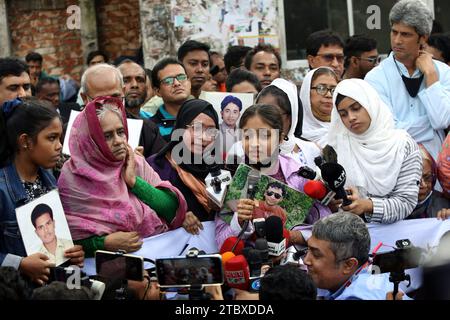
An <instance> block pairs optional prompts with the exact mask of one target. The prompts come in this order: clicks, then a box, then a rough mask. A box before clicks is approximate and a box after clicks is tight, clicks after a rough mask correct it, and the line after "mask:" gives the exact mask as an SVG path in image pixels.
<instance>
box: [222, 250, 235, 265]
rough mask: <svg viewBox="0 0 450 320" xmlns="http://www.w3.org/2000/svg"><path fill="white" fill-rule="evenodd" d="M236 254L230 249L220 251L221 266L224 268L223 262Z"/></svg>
mask: <svg viewBox="0 0 450 320" xmlns="http://www.w3.org/2000/svg"><path fill="white" fill-rule="evenodd" d="M235 256H236V255H235V254H234V253H233V252H231V251H227V252H224V253H222V264H223V267H224V268H225V263H227V262H228V261H229V260H231V259H232V258H234V257H235Z"/></svg>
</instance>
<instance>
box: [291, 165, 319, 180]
mask: <svg viewBox="0 0 450 320" xmlns="http://www.w3.org/2000/svg"><path fill="white" fill-rule="evenodd" d="M319 168H320V167H318V168H317V169H316V170H314V169H312V168H310V167H308V166H302V167H300V169H298V172H297V174H298V175H299V176H301V177H303V178H305V179H308V180H320V179H321V178H322V177H321V173H320V169H319Z"/></svg>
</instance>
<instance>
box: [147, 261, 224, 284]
mask: <svg viewBox="0 0 450 320" xmlns="http://www.w3.org/2000/svg"><path fill="white" fill-rule="evenodd" d="M156 274H157V277H158V283H159V285H160V286H161V287H166V288H167V287H189V286H191V285H212V284H223V269H222V258H221V256H220V255H207V256H198V257H195V258H187V257H175V258H167V259H157V260H156Z"/></svg>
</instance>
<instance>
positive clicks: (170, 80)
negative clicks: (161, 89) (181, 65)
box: [161, 73, 188, 86]
mask: <svg viewBox="0 0 450 320" xmlns="http://www.w3.org/2000/svg"><path fill="white" fill-rule="evenodd" d="M187 78H188V77H187V75H186V74H184V73H181V74H179V75H177V76H175V77H167V78H164V79H162V80H161V83H162V84H164V85H166V86H173V84H174V83H175V79H177V81H178V82H184V81H186V80H187Z"/></svg>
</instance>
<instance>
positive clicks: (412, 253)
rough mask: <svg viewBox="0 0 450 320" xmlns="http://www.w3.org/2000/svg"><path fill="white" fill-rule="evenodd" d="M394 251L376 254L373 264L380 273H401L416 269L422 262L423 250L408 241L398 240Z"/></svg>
mask: <svg viewBox="0 0 450 320" xmlns="http://www.w3.org/2000/svg"><path fill="white" fill-rule="evenodd" d="M395 245H396V248H395V250H394V251H391V252H386V253H381V254H377V255H376V256H375V257H374V258H373V264H374V265H376V266H378V267H379V268H380V272H381V273H388V272H390V273H392V272H403V271H404V270H407V269H413V268H417V267H418V266H419V265H420V264H421V262H422V254H423V253H424V250H423V249H421V248H418V247H415V246H413V245H412V243H411V241H410V240H408V239H404V240H398V241H397V242H396V243H395Z"/></svg>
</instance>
